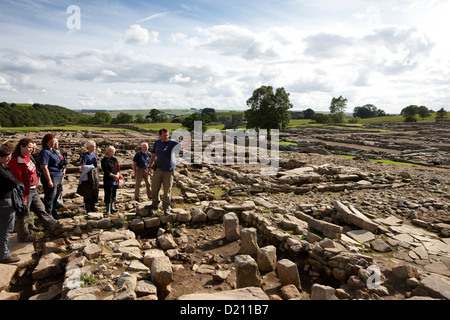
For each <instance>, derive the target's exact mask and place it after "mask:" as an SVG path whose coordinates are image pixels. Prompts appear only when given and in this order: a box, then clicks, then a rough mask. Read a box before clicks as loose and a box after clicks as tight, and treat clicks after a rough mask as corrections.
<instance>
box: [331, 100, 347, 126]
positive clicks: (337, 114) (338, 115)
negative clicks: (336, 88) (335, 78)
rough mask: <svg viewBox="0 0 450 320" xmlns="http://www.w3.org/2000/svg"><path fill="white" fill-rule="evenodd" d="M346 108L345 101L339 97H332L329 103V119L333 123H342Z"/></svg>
mask: <svg viewBox="0 0 450 320" xmlns="http://www.w3.org/2000/svg"><path fill="white" fill-rule="evenodd" d="M346 107H347V99H346V98H344V97H342V96H339V98H335V97H333V99H331V103H330V112H331V115H330V118H331V121H332V122H333V123H342V122H344V110H345V108H346Z"/></svg>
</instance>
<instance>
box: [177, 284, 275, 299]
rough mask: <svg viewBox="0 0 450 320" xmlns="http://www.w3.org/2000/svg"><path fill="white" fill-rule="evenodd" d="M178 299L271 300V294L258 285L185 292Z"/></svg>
mask: <svg viewBox="0 0 450 320" xmlns="http://www.w3.org/2000/svg"><path fill="white" fill-rule="evenodd" d="M178 300H270V299H269V296H268V295H267V294H266V293H265V292H264V291H263V290H262V289H261V288H258V287H246V288H241V289H235V290H229V291H222V292H215V293H192V294H185V295H183V296H181V297H179V298H178Z"/></svg>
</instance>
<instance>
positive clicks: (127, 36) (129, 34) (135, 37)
mask: <svg viewBox="0 0 450 320" xmlns="http://www.w3.org/2000/svg"><path fill="white" fill-rule="evenodd" d="M158 37H159V32H157V31H151V32H150V31H148V30H147V29H145V28H143V27H141V26H140V25H138V24H133V25H131V26H130V28H129V29H127V30H126V31H125V33H124V36H123V40H124V41H125V43H128V44H136V45H144V44H148V43H157V42H159V40H158Z"/></svg>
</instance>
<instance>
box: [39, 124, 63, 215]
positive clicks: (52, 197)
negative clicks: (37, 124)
mask: <svg viewBox="0 0 450 320" xmlns="http://www.w3.org/2000/svg"><path fill="white" fill-rule="evenodd" d="M55 146H56V141H55V136H54V135H53V134H51V133H48V134H46V135H45V136H44V138H43V139H42V150H41V152H40V153H39V163H40V165H41V169H42V176H41V183H42V186H43V187H44V206H45V211H46V212H47V213H48V214H50V215H52V216H53V218H55V219H59V218H60V216H59V215H58V212H57V211H56V209H57V208H58V204H57V202H58V197H59V193H60V192H61V187H60V184H62V179H63V169H64V167H63V164H62V159H61V156H60V155H59V153H58V152H56V151H55V149H54V147H55Z"/></svg>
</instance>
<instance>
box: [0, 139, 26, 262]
mask: <svg viewBox="0 0 450 320" xmlns="http://www.w3.org/2000/svg"><path fill="white" fill-rule="evenodd" d="M13 149H14V146H13V145H12V144H11V143H9V142H7V143H4V144H3V145H1V146H0V263H14V262H18V261H19V260H20V258H19V257H18V256H17V255H12V254H11V252H10V251H9V248H8V242H9V235H10V234H11V233H12V232H13V231H14V219H15V216H16V212H15V209H14V206H13V202H12V197H13V192H12V190H13V189H15V188H17V187H18V186H19V185H21V183H20V182H19V181H17V179H16V178H14V176H13V174H12V173H11V169H10V168H9V167H8V165H7V163H8V161H9V160H10V159H11V152H12V151H13ZM22 186H23V185H22Z"/></svg>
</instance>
